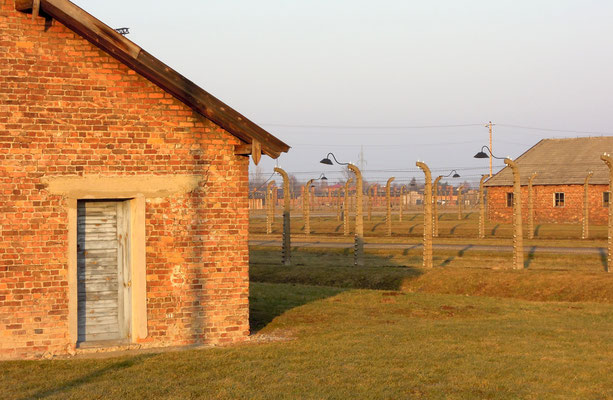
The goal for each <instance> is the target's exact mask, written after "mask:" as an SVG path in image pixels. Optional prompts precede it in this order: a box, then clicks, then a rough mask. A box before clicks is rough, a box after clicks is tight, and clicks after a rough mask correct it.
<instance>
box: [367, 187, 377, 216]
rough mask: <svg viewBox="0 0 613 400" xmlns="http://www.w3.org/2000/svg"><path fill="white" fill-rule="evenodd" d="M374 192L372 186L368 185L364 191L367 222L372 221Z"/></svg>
mask: <svg viewBox="0 0 613 400" xmlns="http://www.w3.org/2000/svg"><path fill="white" fill-rule="evenodd" d="M374 190H375V189H374V188H373V185H370V186H369V187H368V189H367V190H366V192H367V193H368V222H370V221H371V220H372V196H373V191H374Z"/></svg>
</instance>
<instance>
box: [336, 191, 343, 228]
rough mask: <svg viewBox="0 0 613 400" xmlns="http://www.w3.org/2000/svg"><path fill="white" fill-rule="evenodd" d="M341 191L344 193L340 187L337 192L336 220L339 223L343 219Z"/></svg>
mask: <svg viewBox="0 0 613 400" xmlns="http://www.w3.org/2000/svg"><path fill="white" fill-rule="evenodd" d="M341 191H342V189H341V188H340V187H339V188H338V189H337V190H336V220H337V221H340V220H341V217H342V210H341Z"/></svg>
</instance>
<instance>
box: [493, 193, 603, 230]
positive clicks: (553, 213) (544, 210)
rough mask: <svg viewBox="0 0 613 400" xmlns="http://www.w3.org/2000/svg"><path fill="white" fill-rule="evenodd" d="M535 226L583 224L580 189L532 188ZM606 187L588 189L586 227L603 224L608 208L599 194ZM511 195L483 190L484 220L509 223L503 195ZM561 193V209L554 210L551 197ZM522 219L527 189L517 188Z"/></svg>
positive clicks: (526, 200) (524, 214)
mask: <svg viewBox="0 0 613 400" xmlns="http://www.w3.org/2000/svg"><path fill="white" fill-rule="evenodd" d="M532 190H533V196H534V197H533V199H534V220H535V223H539V222H541V223H580V222H581V221H582V220H583V190H584V189H583V185H546V186H538V185H534V186H533V187H532ZM605 191H608V185H590V187H589V190H588V199H589V200H588V203H589V208H590V223H594V224H606V223H607V220H608V215H609V214H608V208H607V207H604V206H603V204H602V194H603V193H604V192H605ZM509 192H513V188H512V187H511V186H508V187H503V186H497V187H489V188H487V212H488V218H489V220H491V221H494V222H504V223H512V217H513V207H507V201H506V196H507V195H506V194H507V193H509ZM556 192H563V193H564V198H565V201H564V207H554V193H556ZM521 199H522V217H523V220H524V221H527V218H528V186H522V187H521Z"/></svg>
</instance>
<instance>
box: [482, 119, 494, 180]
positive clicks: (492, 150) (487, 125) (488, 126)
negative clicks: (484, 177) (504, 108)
mask: <svg viewBox="0 0 613 400" xmlns="http://www.w3.org/2000/svg"><path fill="white" fill-rule="evenodd" d="M494 125H496V124H492V121H490V122H489V123H488V124H485V127H486V128H490V178H491V177H492V153H493V152H494V148H493V147H492V126H494Z"/></svg>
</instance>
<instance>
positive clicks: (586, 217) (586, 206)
mask: <svg viewBox="0 0 613 400" xmlns="http://www.w3.org/2000/svg"><path fill="white" fill-rule="evenodd" d="M592 175H594V173H593V172H592V171H590V172H588V173H587V176H586V177H585V182H584V183H583V224H582V225H583V227H582V228H583V229H582V230H581V239H588V238H589V237H590V202H589V200H590V198H589V185H590V178H591V177H592Z"/></svg>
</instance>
